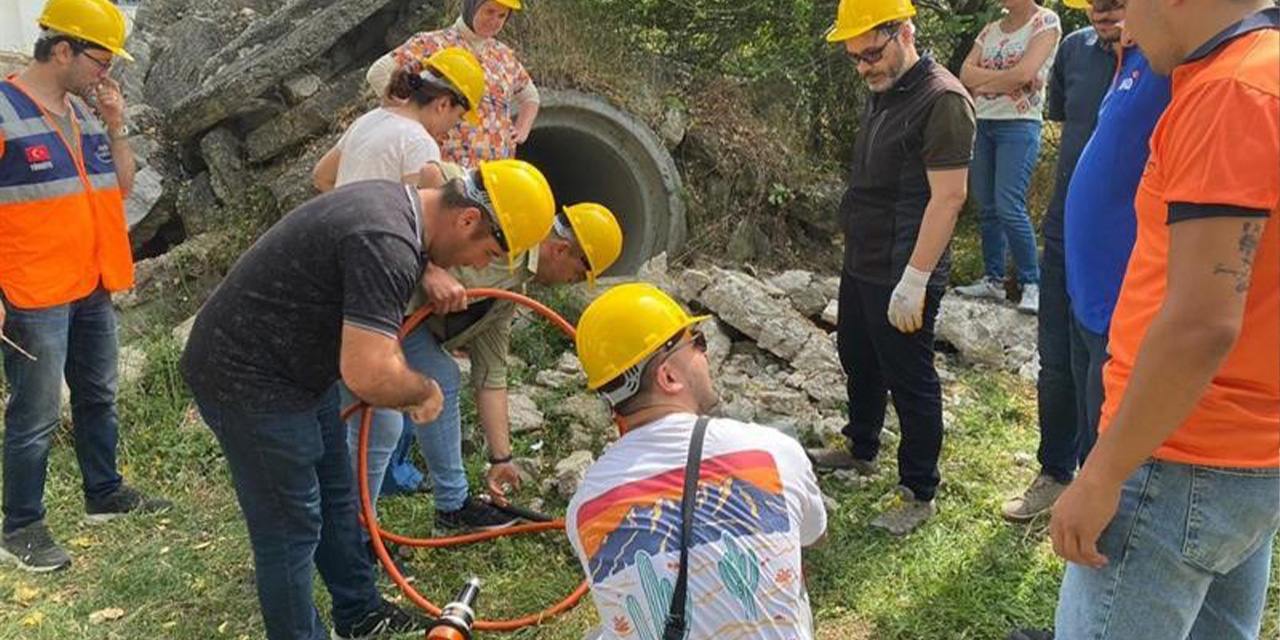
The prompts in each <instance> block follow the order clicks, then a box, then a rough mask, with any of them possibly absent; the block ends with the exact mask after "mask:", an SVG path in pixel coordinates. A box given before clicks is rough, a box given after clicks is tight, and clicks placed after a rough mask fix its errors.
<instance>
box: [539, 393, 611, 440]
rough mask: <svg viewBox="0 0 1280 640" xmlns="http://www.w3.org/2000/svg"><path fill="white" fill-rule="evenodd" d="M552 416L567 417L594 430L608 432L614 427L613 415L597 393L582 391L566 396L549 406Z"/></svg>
mask: <svg viewBox="0 0 1280 640" xmlns="http://www.w3.org/2000/svg"><path fill="white" fill-rule="evenodd" d="M548 413H550V415H551V416H552V417H562V418H567V419H568V420H570V421H572V422H578V423H580V424H582V425H584V426H586V427H587V428H589V429H591V430H592V431H596V432H608V431H610V430H613V429H614V424H613V416H612V415H611V414H610V413H609V410H608V409H607V408H606V407H605V403H604V401H603V400H601V399H600V398H598V397H596V396H595V394H592V393H587V392H582V393H577V394H574V395H571V396H569V397H568V398H565V399H564V400H562V401H560V402H557V403H555V404H554V405H553V406H551V407H548Z"/></svg>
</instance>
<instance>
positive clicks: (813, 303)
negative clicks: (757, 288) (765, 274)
mask: <svg viewBox="0 0 1280 640" xmlns="http://www.w3.org/2000/svg"><path fill="white" fill-rule="evenodd" d="M765 282H767V283H769V284H771V285H773V286H775V287H777V288H778V289H781V290H782V292H783V294H784V295H786V296H787V299H788V300H790V301H791V305H792V306H794V307H795V308H796V311H799V312H800V314H801V315H803V316H806V317H815V316H817V315H818V314H820V313H822V309H823V308H824V307H825V306H826V305H827V297H826V296H825V295H823V293H822V291H820V290H819V289H818V287H817V286H816V283H815V282H814V275H813V274H812V273H810V272H808V271H800V270H791V271H783V272H782V273H780V274H778V275H776V276H773V277H772V278H769V279H768V280H766V281H765Z"/></svg>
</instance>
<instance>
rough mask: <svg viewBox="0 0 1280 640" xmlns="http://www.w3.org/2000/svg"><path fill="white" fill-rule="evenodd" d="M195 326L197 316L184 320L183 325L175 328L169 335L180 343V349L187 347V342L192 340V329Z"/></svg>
mask: <svg viewBox="0 0 1280 640" xmlns="http://www.w3.org/2000/svg"><path fill="white" fill-rule="evenodd" d="M195 325H196V316H195V315H192V316H191V317H190V318H187V319H186V320H183V321H182V324H180V325H178V326H176V327H174V328H173V331H171V332H169V335H171V336H173V339H174V341H175V342H177V343H178V348H179V349H185V348H186V347H187V340H190V339H191V329H192V327H194V326H195Z"/></svg>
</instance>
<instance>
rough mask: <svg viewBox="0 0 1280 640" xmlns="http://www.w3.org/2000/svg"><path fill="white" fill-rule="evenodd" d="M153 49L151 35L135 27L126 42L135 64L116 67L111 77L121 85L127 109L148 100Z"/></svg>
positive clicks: (134, 123) (127, 49) (126, 47)
mask: <svg viewBox="0 0 1280 640" xmlns="http://www.w3.org/2000/svg"><path fill="white" fill-rule="evenodd" d="M151 48H152V47H151V35H150V34H148V33H147V32H144V31H141V30H139V29H137V28H136V27H135V28H134V29H133V32H132V33H131V34H130V35H129V39H128V40H127V41H126V42H125V50H126V51H128V52H129V55H131V56H133V62H130V63H129V64H118V65H115V68H114V69H113V70H112V73H111V75H112V76H114V77H115V79H116V82H119V83H120V91H121V92H122V93H124V98H125V106H126V107H128V106H129V105H130V104H131V103H139V104H140V103H142V102H143V101H144V100H146V95H147V90H146V81H147V74H148V73H149V72H150V71H151ZM126 115H127V114H126ZM131 124H133V125H136V124H137V123H136V122H131Z"/></svg>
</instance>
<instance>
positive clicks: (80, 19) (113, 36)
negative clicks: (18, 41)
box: [37, 0, 133, 62]
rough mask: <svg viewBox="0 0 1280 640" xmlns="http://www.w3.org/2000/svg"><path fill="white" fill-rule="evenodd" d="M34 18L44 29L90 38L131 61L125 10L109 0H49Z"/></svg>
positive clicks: (74, 36) (85, 39)
mask: <svg viewBox="0 0 1280 640" xmlns="http://www.w3.org/2000/svg"><path fill="white" fill-rule="evenodd" d="M37 22H38V23H39V24H40V26H41V27H44V28H45V29H52V30H53V31H57V32H58V33H62V34H66V35H68V36H71V37H73V38H76V39H79V40H84V41H85V42H92V43H93V44H96V45H98V46H100V47H103V48H105V49H106V50H107V51H110V52H111V53H112V55H117V56H120V57H121V58H124V59H125V60H129V61H131V62H132V61H133V56H131V55H129V52H128V51H125V50H124V36H125V33H124V31H125V23H124V14H123V13H121V12H120V9H119V7H116V5H115V4H113V3H111V2H110V0H49V3H48V4H46V5H45V6H44V11H43V12H41V13H40V19H39V20H37Z"/></svg>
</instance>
